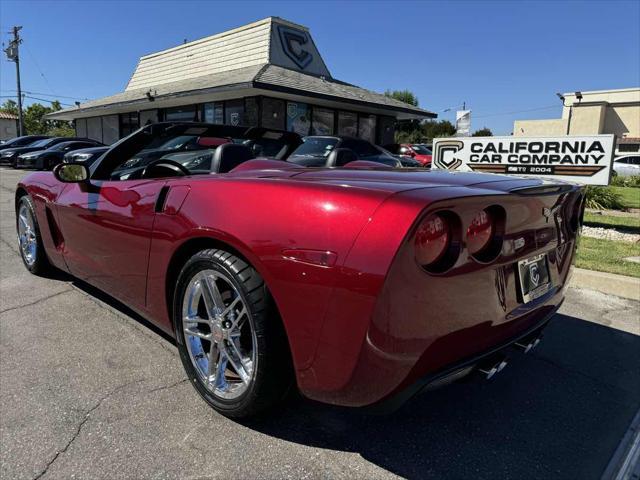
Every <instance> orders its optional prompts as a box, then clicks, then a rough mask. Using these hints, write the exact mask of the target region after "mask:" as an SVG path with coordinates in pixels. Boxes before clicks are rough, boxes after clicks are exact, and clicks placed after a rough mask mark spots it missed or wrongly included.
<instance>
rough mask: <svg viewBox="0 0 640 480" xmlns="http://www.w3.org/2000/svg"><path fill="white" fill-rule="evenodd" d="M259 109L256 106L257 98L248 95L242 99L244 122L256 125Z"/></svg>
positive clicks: (257, 123) (258, 118)
mask: <svg viewBox="0 0 640 480" xmlns="http://www.w3.org/2000/svg"><path fill="white" fill-rule="evenodd" d="M259 115H260V109H259V107H258V98H257V97H249V98H245V99H244V124H243V125H250V126H252V127H257V126H258V125H259V120H260V116H259Z"/></svg>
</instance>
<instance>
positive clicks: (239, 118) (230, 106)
mask: <svg viewBox="0 0 640 480" xmlns="http://www.w3.org/2000/svg"><path fill="white" fill-rule="evenodd" d="M224 115H225V119H224V120H225V121H224V123H226V124H227V125H234V126H238V125H244V100H242V99H240V100H229V101H227V102H226V103H225V112H224Z"/></svg>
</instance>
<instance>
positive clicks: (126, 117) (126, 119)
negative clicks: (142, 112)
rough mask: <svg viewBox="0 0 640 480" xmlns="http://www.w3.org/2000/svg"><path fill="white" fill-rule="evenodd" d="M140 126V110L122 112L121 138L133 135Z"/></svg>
mask: <svg viewBox="0 0 640 480" xmlns="http://www.w3.org/2000/svg"><path fill="white" fill-rule="evenodd" d="M138 128H140V118H139V117H138V112H130V113H121V114H120V138H122V137H126V136H128V135H131V134H132V133H133V132H135V131H136V130H137V129H138Z"/></svg>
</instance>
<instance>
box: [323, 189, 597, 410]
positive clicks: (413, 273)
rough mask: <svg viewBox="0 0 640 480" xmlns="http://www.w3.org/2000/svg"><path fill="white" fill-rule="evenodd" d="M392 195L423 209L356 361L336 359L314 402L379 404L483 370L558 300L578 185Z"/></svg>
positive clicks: (520, 343) (496, 364)
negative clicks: (340, 373) (336, 368)
mask: <svg viewBox="0 0 640 480" xmlns="http://www.w3.org/2000/svg"><path fill="white" fill-rule="evenodd" d="M452 193H453V194H454V196H453V197H452V196H451V194H452ZM395 200H396V201H401V202H403V204H405V205H410V204H413V205H415V204H420V203H421V202H422V204H424V203H425V202H427V204H428V207H427V208H425V209H423V210H422V211H421V212H420V214H419V215H418V216H417V218H416V217H414V219H415V221H414V222H413V224H412V226H411V227H410V228H409V229H408V231H407V232H406V234H405V235H404V237H403V240H402V242H401V244H400V247H399V248H398V249H397V251H396V252H395V254H394V257H393V260H392V261H391V262H390V266H389V268H388V270H387V272H386V275H385V277H384V280H383V282H382V284H381V288H380V290H379V292H378V295H377V297H376V300H375V303H373V304H372V306H371V308H372V310H371V314H370V318H369V323H368V325H367V327H366V333H365V335H364V337H363V339H362V342H361V344H359V345H358V351H357V360H356V361H355V363H354V364H353V366H351V365H349V363H348V359H349V356H348V354H345V356H344V358H343V365H345V366H346V368H347V369H349V370H347V373H346V374H345V376H344V378H343V379H342V381H340V380H339V379H337V378H336V381H335V382H334V384H333V385H334V387H335V390H334V391H332V392H327V394H326V395H324V394H321V395H319V396H320V397H322V399H323V400H325V401H333V402H334V403H339V404H343V405H351V406H366V405H371V404H376V405H377V406H381V407H383V408H386V407H388V406H395V405H398V404H401V403H402V402H403V401H404V400H406V399H407V398H409V397H410V396H411V395H413V394H415V393H417V392H418V391H420V390H422V389H424V388H432V387H435V386H437V385H441V384H444V383H447V382H449V381H452V380H455V379H457V378H460V377H462V376H465V375H467V374H469V373H471V372H473V371H480V372H484V375H485V376H492V375H494V374H495V373H497V372H498V371H500V370H501V369H502V368H503V367H504V366H505V365H506V361H505V359H506V357H507V356H508V354H510V353H514V352H516V351H518V350H520V351H522V352H524V351H525V350H526V351H528V350H530V349H531V348H532V347H533V346H535V345H536V344H537V342H538V341H539V339H540V335H541V333H542V330H543V329H544V327H545V326H546V324H547V323H548V321H549V320H550V318H551V317H552V316H553V314H554V313H555V312H556V310H557V309H558V308H559V306H560V305H561V303H562V301H563V298H564V289H565V288H566V285H567V282H568V279H569V274H570V269H571V264H572V261H573V257H574V253H575V250H576V242H577V236H578V232H579V229H580V225H581V220H582V215H583V210H584V195H583V191H582V190H581V189H580V188H579V187H575V186H570V185H553V184H551V185H545V184H541V182H539V181H536V182H533V181H531V182H528V181H526V180H525V181H505V182H497V183H493V184H490V185H486V186H482V185H477V186H468V187H464V188H461V187H456V188H455V189H453V188H431V189H423V190H412V191H408V192H403V193H400V194H398V195H397V196H396V199H395ZM380 210H381V212H377V213H376V216H378V215H379V214H384V208H382V209H380ZM404 210H407V211H408V208H405V209H404ZM401 212H402V211H401ZM398 217H401V215H399V216H398ZM374 220H375V217H374ZM365 234H366V232H363V234H362V235H365ZM360 243H362V242H360ZM356 247H357V246H354V249H355V248H356ZM356 255H357V254H356ZM380 255H381V256H382V255H384V253H383V252H380ZM372 261H373V262H375V261H376V260H375V258H374V259H373V260H372ZM378 276H379V274H378ZM364 278H366V276H365V277H364ZM375 281H376V278H375V277H371V279H370V282H372V284H373V283H374V282H375ZM362 305H364V303H363V304H362ZM362 305H361V306H360V308H362ZM352 308H353V309H354V311H355V310H356V308H357V307H355V306H352ZM329 323H331V322H330V321H329ZM344 348H349V347H348V346H346V344H345V346H344Z"/></svg>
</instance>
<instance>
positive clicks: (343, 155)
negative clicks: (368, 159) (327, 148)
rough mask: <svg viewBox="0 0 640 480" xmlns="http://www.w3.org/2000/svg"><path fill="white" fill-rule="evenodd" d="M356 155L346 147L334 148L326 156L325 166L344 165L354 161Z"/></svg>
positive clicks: (356, 158)
mask: <svg viewBox="0 0 640 480" xmlns="http://www.w3.org/2000/svg"><path fill="white" fill-rule="evenodd" d="M356 160H358V156H357V155H356V154H355V152H354V151H353V150H350V149H348V148H336V149H335V150H333V151H332V152H331V153H330V154H329V156H328V157H327V163H326V166H327V167H344V166H345V165H346V164H347V163H349V162H355V161H356Z"/></svg>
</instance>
